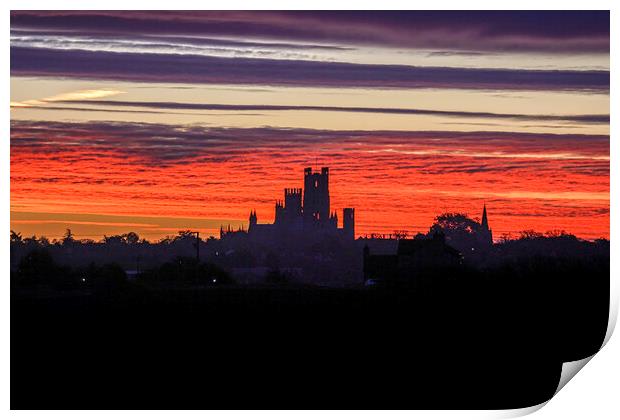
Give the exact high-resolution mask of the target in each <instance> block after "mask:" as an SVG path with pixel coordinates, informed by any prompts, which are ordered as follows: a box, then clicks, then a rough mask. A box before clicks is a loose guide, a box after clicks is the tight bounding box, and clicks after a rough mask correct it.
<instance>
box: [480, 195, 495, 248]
mask: <svg viewBox="0 0 620 420" xmlns="http://www.w3.org/2000/svg"><path fill="white" fill-rule="evenodd" d="M479 235H480V240H481V242H483V243H484V244H486V245H493V231H492V230H491V228H490V227H489V219H488V218H487V205H486V203H485V204H484V207H483V208H482V220H481V221H480V230H479Z"/></svg>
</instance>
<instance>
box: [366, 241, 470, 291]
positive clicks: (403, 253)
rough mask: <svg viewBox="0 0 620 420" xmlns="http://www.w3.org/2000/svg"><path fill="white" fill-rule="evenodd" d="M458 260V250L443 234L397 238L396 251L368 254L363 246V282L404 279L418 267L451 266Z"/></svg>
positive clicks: (419, 269)
mask: <svg viewBox="0 0 620 420" xmlns="http://www.w3.org/2000/svg"><path fill="white" fill-rule="evenodd" d="M461 261H462V257H461V254H460V252H459V251H457V250H456V249H454V248H452V247H451V246H450V245H448V244H446V238H445V236H444V235H443V234H441V233H439V232H436V233H434V234H433V235H432V236H430V237H426V236H418V237H416V238H415V239H400V240H399V241H398V247H397V251H396V254H395V255H394V254H392V255H371V254H370V249H369V248H368V246H365V247H364V282H365V284H367V285H389V284H395V283H402V282H407V281H410V280H411V279H413V278H414V277H415V275H416V273H419V272H420V271H423V270H432V269H434V268H444V267H451V266H455V265H459V264H460V263H461Z"/></svg>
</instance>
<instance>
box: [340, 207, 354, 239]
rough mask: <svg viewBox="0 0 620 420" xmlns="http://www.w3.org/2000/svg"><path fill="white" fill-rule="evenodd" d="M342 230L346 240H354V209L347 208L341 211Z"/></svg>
mask: <svg viewBox="0 0 620 420" xmlns="http://www.w3.org/2000/svg"><path fill="white" fill-rule="evenodd" d="M342 230H343V232H344V237H345V238H346V239H350V240H354V239H355V209H353V208H350V207H349V208H346V209H344V210H343V211H342Z"/></svg>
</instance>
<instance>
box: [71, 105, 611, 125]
mask: <svg viewBox="0 0 620 420" xmlns="http://www.w3.org/2000/svg"><path fill="white" fill-rule="evenodd" d="M64 102H66V103H73V104H75V103H78V104H82V105H103V106H111V107H141V108H156V109H175V110H179V109H182V110H197V111H330V112H361V113H376V114H404V115H435V116H443V117H461V118H491V119H495V118H497V119H513V120H523V121H530V120H533V121H571V122H578V123H586V124H609V115H599V114H592V115H534V114H498V113H493V112H469V111H441V110H432V109H409V108H370V107H338V106H308V105H230V104H194V103H180V102H141V101H105V100H85V101H64Z"/></svg>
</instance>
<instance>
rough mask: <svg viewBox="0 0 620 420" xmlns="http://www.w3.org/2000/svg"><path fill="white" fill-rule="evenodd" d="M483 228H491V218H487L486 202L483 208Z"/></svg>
mask: <svg viewBox="0 0 620 420" xmlns="http://www.w3.org/2000/svg"><path fill="white" fill-rule="evenodd" d="M480 225H482V228H483V229H486V230H489V220H488V218H487V204H486V203H484V207H483V208H482V222H481V223H480Z"/></svg>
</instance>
